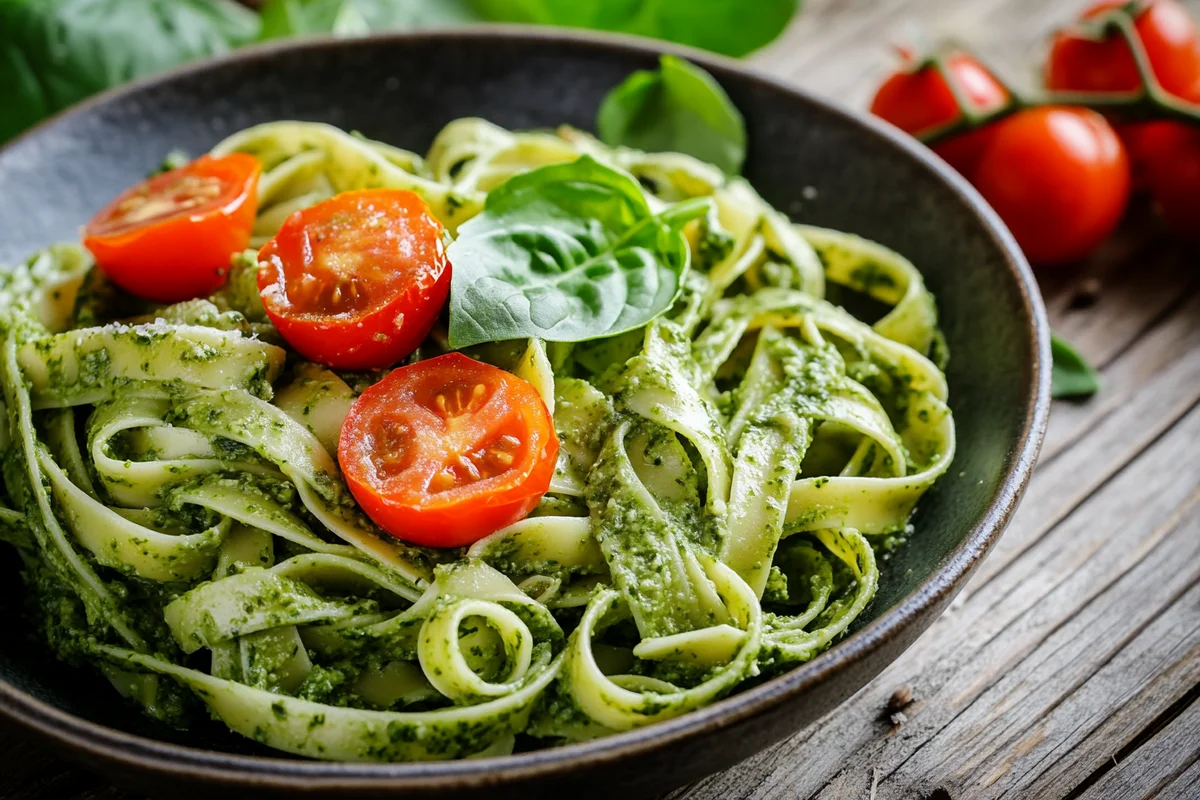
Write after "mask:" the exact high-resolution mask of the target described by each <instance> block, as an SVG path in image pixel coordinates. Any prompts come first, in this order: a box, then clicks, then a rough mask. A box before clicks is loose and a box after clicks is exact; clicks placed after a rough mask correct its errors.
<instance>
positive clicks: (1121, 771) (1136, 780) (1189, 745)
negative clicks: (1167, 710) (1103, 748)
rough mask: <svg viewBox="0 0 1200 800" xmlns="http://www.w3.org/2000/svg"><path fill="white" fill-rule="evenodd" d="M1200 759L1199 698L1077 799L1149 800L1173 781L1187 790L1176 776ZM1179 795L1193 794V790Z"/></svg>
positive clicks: (1191, 779)
mask: <svg viewBox="0 0 1200 800" xmlns="http://www.w3.org/2000/svg"><path fill="white" fill-rule="evenodd" d="M1198 761H1200V698H1197V699H1196V701H1195V702H1193V703H1192V704H1191V705H1190V706H1188V707H1187V709H1186V710H1184V712H1183V713H1182V714H1180V715H1179V716H1178V717H1176V718H1175V719H1174V720H1173V721H1172V722H1171V723H1170V724H1169V725H1167V727H1165V728H1163V729H1162V730H1161V731H1159V732H1158V733H1157V734H1155V736H1154V738H1152V739H1151V740H1150V741H1148V742H1146V744H1145V745H1143V746H1142V747H1140V748H1138V750H1137V751H1136V752H1135V753H1134V754H1133V755H1132V757H1130V758H1127V759H1126V760H1124V761H1119V762H1118V763H1117V765H1116V766H1115V767H1113V769H1111V770H1109V771H1108V772H1106V773H1105V774H1104V777H1102V778H1101V779H1100V780H1098V781H1097V782H1096V783H1094V784H1092V786H1090V787H1089V788H1088V790H1087V791H1086V792H1084V793H1083V794H1082V795H1080V796H1079V797H1080V800H1150V799H1151V798H1156V797H1159V796H1160V795H1159V790H1160V789H1161V788H1163V787H1165V786H1167V785H1171V784H1175V785H1176V789H1177V791H1186V790H1187V789H1188V787H1187V786H1186V785H1183V786H1179V785H1178V784H1176V782H1175V779H1176V778H1177V777H1182V776H1183V775H1184V774H1185V773H1189V771H1190V769H1191V768H1192V767H1194V766H1195V765H1196V763H1197V762H1198ZM1196 777H1197V776H1196V774H1194V773H1191V774H1188V783H1190V784H1191V789H1195V788H1197V785H1198V784H1197V781H1196V780H1195V778H1196ZM1180 796H1181V797H1190V798H1193V799H1194V798H1195V797H1196V794H1194V793H1193V794H1190V795H1188V794H1184V795H1180Z"/></svg>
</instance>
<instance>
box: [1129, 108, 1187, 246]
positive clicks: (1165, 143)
mask: <svg viewBox="0 0 1200 800" xmlns="http://www.w3.org/2000/svg"><path fill="white" fill-rule="evenodd" d="M1130 148H1131V151H1132V152H1133V153H1134V157H1135V158H1137V159H1138V160H1139V161H1140V162H1141V164H1142V178H1143V181H1144V183H1145V186H1146V188H1147V189H1149V190H1150V194H1151V195H1152V196H1153V197H1154V202H1155V205H1157V206H1158V210H1159V212H1160V213H1161V214H1162V216H1163V219H1165V220H1166V221H1167V224H1168V225H1169V226H1170V227H1171V229H1172V230H1173V231H1174V232H1175V233H1176V234H1178V235H1180V236H1184V237H1188V238H1192V239H1200V125H1188V124H1186V123H1179V122H1167V121H1161V122H1147V123H1142V125H1141V127H1140V129H1139V131H1138V134H1137V137H1136V138H1135V139H1131V140H1130ZM1133 148H1137V149H1136V150H1133Z"/></svg>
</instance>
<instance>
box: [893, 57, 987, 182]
mask: <svg viewBox="0 0 1200 800" xmlns="http://www.w3.org/2000/svg"><path fill="white" fill-rule="evenodd" d="M946 64H947V67H948V68H949V70H950V72H951V74H952V75H954V77H955V78H956V79H957V81H958V83H959V85H960V86H961V87H962V88H963V90H964V92H965V93H966V96H967V97H968V98H969V99H970V101H971V103H972V104H973V105H974V106H975V110H977V111H979V112H981V113H982V112H987V111H994V110H996V109H998V108H1002V107H1004V106H1005V105H1007V104H1008V102H1009V94H1008V91H1007V90H1006V89H1005V88H1004V86H1003V85H1001V84H1000V82H999V81H997V80H996V79H995V78H994V77H993V76H992V74H991V73H990V72H988V71H987V69H985V68H984V67H983V65H981V64H980V63H979V62H978V61H976V60H975V59H974V58H971V57H970V56H969V55H966V54H964V53H955V54H953V55H951V56H950V57H949V58H948V59H947V61H946ZM871 113H873V114H875V115H876V116H878V117H882V118H883V119H885V120H887V121H888V122H890V123H892V124H893V125H895V126H896V127H898V128H900V129H901V130H903V131H905V132H907V133H911V134H913V135H920V134H922V133H926V132H928V131H930V130H933V129H936V128H940V127H942V126H944V125H947V124H949V123H951V122H954V121H955V120H957V119H958V118H959V116H960V112H959V108H958V104H957V103H956V102H955V100H954V95H953V94H952V93H951V91H950V87H949V86H947V85H946V81H945V80H944V79H943V78H942V76H941V74H940V73H939V72H938V71H937V70H936V69H935V68H934V67H932V66H923V67H921V68H920V69H917V70H915V71H913V70H902V71H900V72H897V73H895V74H893V75H892V76H891V77H890V78H888V79H887V80H886V81H884V83H883V85H882V86H880V87H879V91H877V92H876V93H875V99H874V100H872V101H871ZM991 136H992V126H988V127H985V128H981V129H979V130H977V131H972V132H970V133H967V134H963V135H961V136H955V137H954V138H952V139H949V140H947V141H945V142H941V143H939V144H937V145H935V146H934V147H933V151H934V152H935V153H937V154H938V155H939V156H941V157H942V158H944V159H945V160H946V161H947V162H948V163H949V164H950V166H952V167H954V168H955V169H957V170H958V171H959V172H961V173H963V174H964V175H966V174H968V173H970V172H971V170H972V169H973V168H974V166H975V164H976V163H977V162H978V161H979V157H980V155H981V154H982V153H983V150H984V149H985V148H986V147H987V145H988V142H989V141H991Z"/></svg>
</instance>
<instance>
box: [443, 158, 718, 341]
mask: <svg viewBox="0 0 1200 800" xmlns="http://www.w3.org/2000/svg"><path fill="white" fill-rule="evenodd" d="M710 204H711V201H710V200H709V199H708V198H700V199H696V200H689V201H686V202H684V203H679V204H677V205H674V206H670V207H668V208H667V209H666V210H665V211H663V212H662V213H661V214H658V215H655V214H653V213H652V212H651V210H650V207H649V205H648V204H647V202H646V198H645V196H644V195H643V194H642V190H641V189H640V188H639V187H638V184H637V181H635V180H634V179H633V178H632V177H631V176H629V175H628V174H626V173H624V172H619V171H617V170H615V169H612V168H610V167H606V166H604V165H603V164H600V163H599V162H597V161H595V160H594V159H592V158H590V157H588V156H584V157H583V158H580V159H579V160H578V161H574V162H571V163H569V164H554V165H551V166H546V167H541V168H539V169H535V170H532V171H530V172H526V173H523V174H520V175H517V176H515V177H513V178H511V179H509V180H508V181H507V182H506V183H504V184H502V185H500V186H499V187H497V188H496V189H493V190H492V191H491V192H490V193H489V194H488V197H487V202H486V204H485V205H484V209H483V212H482V213H480V214H479V215H478V216H476V217H474V218H472V219H471V220H469V221H468V222H466V223H465V224H464V225H463V226H462V227H460V228H459V229H458V239H457V240H455V241H454V243H453V244H451V245H450V247H449V250H448V256H449V259H450V263H451V264H452V265H453V268H452V273H451V275H452V277H451V282H450V346H451V347H454V348H462V347H467V346H469V345H473V344H479V343H482V342H494V341H503V340H506V339H524V338H528V337H536V338H539V339H543V340H546V341H552V342H578V341H583V340H586V339H596V338H599V337H603V336H611V335H613V334H617V333H622V332H624V331H628V330H632V329H634V328H638V327H640V326H642V325H645V324H646V323H647V322H649V321H650V320H652V319H654V318H655V317H657V316H658V315H659V314H661V313H663V312H664V311H666V310H667V309H668V308H670V307H671V304H672V303H673V302H674V300H675V298H676V296H677V295H678V294H679V290H680V287H681V285H682V281H683V275H684V272H685V271H686V270H687V268H688V263H689V258H690V255H689V250H688V245H687V241H686V240H685V239H684V236H683V233H682V232H681V229H682V228H683V226H684V224H686V223H687V222H688V221H689V220H692V219H695V218H697V217H700V216H703V215H704V214H705V213H706V212H707V210H708V208H709V205H710Z"/></svg>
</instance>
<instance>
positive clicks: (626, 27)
mask: <svg viewBox="0 0 1200 800" xmlns="http://www.w3.org/2000/svg"><path fill="white" fill-rule="evenodd" d="M472 4H473V5H474V7H475V8H476V9H477V10H478V11H479V12H480V13H481V14H482V15H483V16H484V17H486V18H487V19H491V20H497V21H505V22H533V23H538V24H542V25H565V26H568V27H571V28H591V29H594V30H602V31H617V32H621V33H634V34H638V35H640V36H650V37H653V38H656V39H666V40H667V41H671V42H679V43H680V44H688V45H692V46H693V47H700V48H703V49H705V50H712V51H713V52H716V53H724V54H725V55H728V56H744V55H746V54H747V53H749V52H751V51H753V50H757V49H758V48H760V47H762V46H763V45H765V44H767V43H768V42H770V41H772V40H773V39H775V37H776V36H778V35H779V34H780V32H782V31H783V29H784V28H785V27H787V24H788V21H789V20H790V19H791V18H792V17H793V16H794V15H795V13H796V11H797V9H798V8H799V6H800V2H799V0H755V1H754V2H748V0H472Z"/></svg>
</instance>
